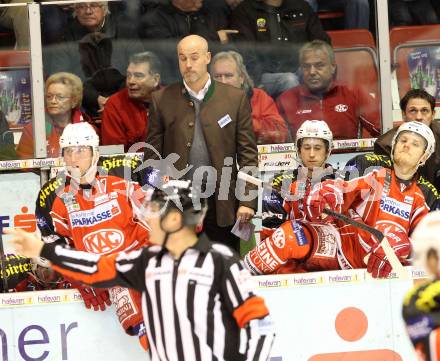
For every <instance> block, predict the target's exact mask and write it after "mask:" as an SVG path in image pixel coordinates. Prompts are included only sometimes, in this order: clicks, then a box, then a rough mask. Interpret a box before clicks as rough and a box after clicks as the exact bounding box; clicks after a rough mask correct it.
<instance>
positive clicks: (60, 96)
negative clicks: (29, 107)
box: [46, 94, 70, 102]
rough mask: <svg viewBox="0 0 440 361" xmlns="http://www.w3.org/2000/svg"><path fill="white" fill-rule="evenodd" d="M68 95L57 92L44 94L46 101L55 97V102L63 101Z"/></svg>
mask: <svg viewBox="0 0 440 361" xmlns="http://www.w3.org/2000/svg"><path fill="white" fill-rule="evenodd" d="M69 98H70V97H68V96H65V95H59V94H46V101H48V102H50V101H52V99H55V100H56V101H57V102H63V101H65V100H66V99H69Z"/></svg>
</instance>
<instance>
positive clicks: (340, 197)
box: [245, 122, 438, 277]
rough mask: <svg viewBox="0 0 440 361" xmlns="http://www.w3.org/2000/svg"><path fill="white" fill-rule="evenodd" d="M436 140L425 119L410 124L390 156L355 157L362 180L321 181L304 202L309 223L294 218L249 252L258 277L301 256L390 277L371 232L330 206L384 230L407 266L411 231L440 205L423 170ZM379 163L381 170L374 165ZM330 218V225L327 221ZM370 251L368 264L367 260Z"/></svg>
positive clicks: (314, 264)
mask: <svg viewBox="0 0 440 361" xmlns="http://www.w3.org/2000/svg"><path fill="white" fill-rule="evenodd" d="M434 144H435V140H434V137H433V135H432V132H431V130H430V129H429V128H428V127H427V126H425V125H424V124H422V123H419V122H408V123H404V124H403V125H402V126H401V127H400V128H399V130H398V131H397V133H396V136H395V137H394V139H393V152H392V159H391V162H392V163H390V164H391V167H389V168H387V167H382V166H380V167H377V166H378V165H383V164H385V163H386V162H387V161H388V160H387V159H384V158H383V157H381V159H379V161H377V162H376V161H375V160H376V157H375V155H362V156H359V159H357V160H356V161H355V164H358V166H359V167H361V168H362V169H358V171H359V173H360V174H363V176H362V177H359V178H354V179H352V180H349V181H343V180H341V179H336V180H326V181H324V182H322V183H320V184H317V185H316V186H315V187H314V188H313V189H312V191H311V192H310V195H309V196H308V197H307V198H306V201H305V205H304V206H305V211H306V214H307V220H306V221H300V222H295V221H293V220H290V221H288V222H285V223H284V224H283V225H282V226H281V227H279V228H278V229H277V230H276V231H275V232H274V234H273V235H272V236H271V237H269V238H267V239H266V240H265V241H263V242H261V243H260V244H259V245H258V246H257V247H256V248H255V249H253V250H252V251H251V252H250V253H249V254H247V255H246V256H245V264H246V265H247V267H248V268H249V269H250V270H251V271H252V272H253V273H254V274H261V273H272V272H285V271H288V270H289V263H290V262H292V261H296V262H298V261H300V262H302V263H303V264H304V268H305V269H307V270H332V269H350V268H364V267H365V266H367V270H368V272H371V273H372V275H373V277H386V276H388V274H389V273H390V271H391V266H390V264H389V262H388V260H387V258H386V256H385V254H384V251H383V250H382V248H381V247H380V246H379V243H378V241H377V240H376V239H375V238H374V237H373V236H371V235H370V234H369V233H367V232H365V231H362V230H360V229H357V228H354V227H353V226H351V225H348V224H342V223H341V222H340V221H335V220H331V219H330V218H329V217H326V215H325V214H323V210H324V208H326V207H328V208H330V209H332V210H335V211H339V212H341V213H344V214H347V215H349V216H351V217H352V218H353V219H355V220H357V221H361V222H364V223H365V224H367V225H369V226H372V227H374V228H377V229H379V230H381V231H382V232H384V233H385V234H386V236H387V238H388V240H389V242H390V244H391V247H392V248H393V250H394V252H395V253H396V254H397V256H398V257H399V258H400V259H401V260H402V262H403V263H404V262H405V260H406V259H407V257H408V255H409V253H410V250H411V243H410V241H409V238H408V235H409V234H410V233H411V232H412V230H413V229H414V227H415V226H416V225H417V223H418V222H419V221H420V219H421V218H422V217H423V216H425V215H426V214H427V213H428V212H429V211H430V210H433V209H435V208H436V207H437V206H438V193H437V191H436V190H435V188H433V187H432V185H431V184H430V183H429V182H427V181H425V180H424V179H423V178H422V177H418V175H417V168H418V167H419V166H420V165H422V164H423V163H424V162H425V160H426V159H427V158H428V157H429V156H430V155H431V154H432V152H433V150H434ZM375 166H376V167H375ZM323 221H325V222H323ZM367 254H368V255H369V258H368V262H367V264H365V263H364V257H365V256H366V255H367Z"/></svg>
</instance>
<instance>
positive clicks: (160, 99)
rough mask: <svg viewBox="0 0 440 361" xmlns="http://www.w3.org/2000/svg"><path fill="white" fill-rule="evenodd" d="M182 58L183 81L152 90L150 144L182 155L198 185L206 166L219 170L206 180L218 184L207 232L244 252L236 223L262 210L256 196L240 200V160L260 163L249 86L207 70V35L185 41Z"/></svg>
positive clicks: (147, 156) (180, 51)
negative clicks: (234, 84) (220, 80)
mask: <svg viewBox="0 0 440 361" xmlns="http://www.w3.org/2000/svg"><path fill="white" fill-rule="evenodd" d="M178 57H179V68H180V72H181V74H182V77H183V83H182V82H180V83H175V84H172V85H170V86H168V87H166V88H164V89H162V90H160V91H158V92H156V93H153V94H152V100H151V103H150V123H149V131H148V136H147V143H149V144H151V145H152V146H154V147H155V149H156V150H157V151H158V152H159V153H160V154H161V156H162V157H163V158H165V157H167V156H168V155H170V154H172V153H176V154H178V155H179V156H180V157H179V159H178V160H177V162H176V163H175V168H177V169H178V170H182V169H185V168H186V169H188V166H193V168H192V169H191V170H190V171H189V172H188V173H187V174H186V177H187V178H194V181H193V183H197V180H198V176H199V175H200V170H201V169H202V168H201V167H206V166H211V167H213V168H214V169H215V170H216V173H217V174H216V175H214V177H213V178H211V179H209V177H208V179H207V180H205V181H206V182H205V181H204V182H203V183H204V184H206V187H207V189H210V187H211V189H213V187H212V186H215V193H214V195H213V196H210V197H209V198H208V204H209V209H208V214H207V216H206V218H205V222H204V231H205V232H206V233H207V234H208V236H209V237H210V238H211V239H213V240H215V241H219V242H222V243H226V244H227V245H229V246H231V247H233V248H235V249H237V250H238V247H239V242H238V239H237V238H235V236H233V235H232V234H231V233H230V230H231V228H232V225H233V224H234V223H235V221H236V219H239V220H240V221H241V222H243V223H246V222H249V221H250V220H251V219H252V216H253V215H254V213H255V210H256V209H257V199H256V197H252V198H253V199H250V200H245V199H243V198H242V199H241V200H237V198H236V187H235V185H236V180H237V163H238V165H239V166H240V168H241V167H245V166H250V167H257V162H258V161H257V146H256V140H255V134H254V132H253V129H252V120H251V109H250V104H249V100H248V98H247V96H246V93H245V91H244V90H242V89H238V88H234V87H232V86H229V85H226V84H222V83H218V82H216V81H213V80H211V78H210V76H209V73H208V69H207V66H208V64H209V62H210V60H211V55H210V53H209V52H208V44H207V42H206V40H205V39H203V38H202V37H200V36H197V35H190V36H187V37H185V38H184V39H182V40H181V41H180V42H179V44H178ZM146 149H147V150H146V152H145V158H144V159H157V154H156V153H155V152H153V151H152V150H151V149H148V148H146ZM222 168H225V169H224V170H223V169H222ZM228 172H230V174H231V176H230V179H231V180H230V182H229V180H228V178H229V176H228ZM212 183H214V184H212ZM247 188H248V190H249V189H250V188H251V187H247ZM238 191H239V190H237V192H238ZM254 193H255V190H254ZM254 196H255V194H254ZM219 198H220V199H219Z"/></svg>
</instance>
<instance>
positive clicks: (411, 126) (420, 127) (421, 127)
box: [391, 121, 435, 167]
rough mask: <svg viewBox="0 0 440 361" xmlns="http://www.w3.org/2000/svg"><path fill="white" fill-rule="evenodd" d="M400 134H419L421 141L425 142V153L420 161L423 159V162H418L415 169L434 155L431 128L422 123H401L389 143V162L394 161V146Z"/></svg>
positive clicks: (433, 139) (433, 140)
mask: <svg viewBox="0 0 440 361" xmlns="http://www.w3.org/2000/svg"><path fill="white" fill-rule="evenodd" d="M402 132H414V133H416V134H419V135H420V136H421V137H423V139H425V140H426V148H425V153H423V155H422V157H421V158H420V159H424V160H423V161H420V162H419V164H418V166H417V167H420V166H422V165H423V164H425V162H426V160H427V159H428V158H429V157H430V156H431V154H432V153H434V150H435V138H434V133H433V132H432V130H431V128H430V127H428V126H427V125H426V124H423V123H422V122H416V121H412V122H405V123H403V124H402V125H401V126H400V127H399V128H398V129H397V132H396V134H394V137H393V140H392V141H391V160H392V161H394V146H395V145H396V142H397V138H398V137H399V134H400V133H402Z"/></svg>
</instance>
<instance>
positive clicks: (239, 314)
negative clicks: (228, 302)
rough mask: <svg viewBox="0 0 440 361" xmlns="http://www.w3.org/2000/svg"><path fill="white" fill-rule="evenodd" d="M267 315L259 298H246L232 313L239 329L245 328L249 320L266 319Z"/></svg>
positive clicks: (267, 311) (267, 312) (262, 301)
mask: <svg viewBox="0 0 440 361" xmlns="http://www.w3.org/2000/svg"><path fill="white" fill-rule="evenodd" d="M268 314H269V310H268V309H267V307H266V305H265V303H264V300H263V299H262V298H261V297H259V296H252V297H250V298H248V299H247V300H246V301H245V302H244V303H243V304H241V305H240V306H239V307H237V308H236V309H235V310H234V312H233V313H232V315H233V316H234V318H235V320H236V321H237V325H238V326H239V327H240V328H243V327H245V326H246V325H247V324H248V323H249V322H250V321H251V320H255V319H259V318H263V317H266V316H267V315H268Z"/></svg>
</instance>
